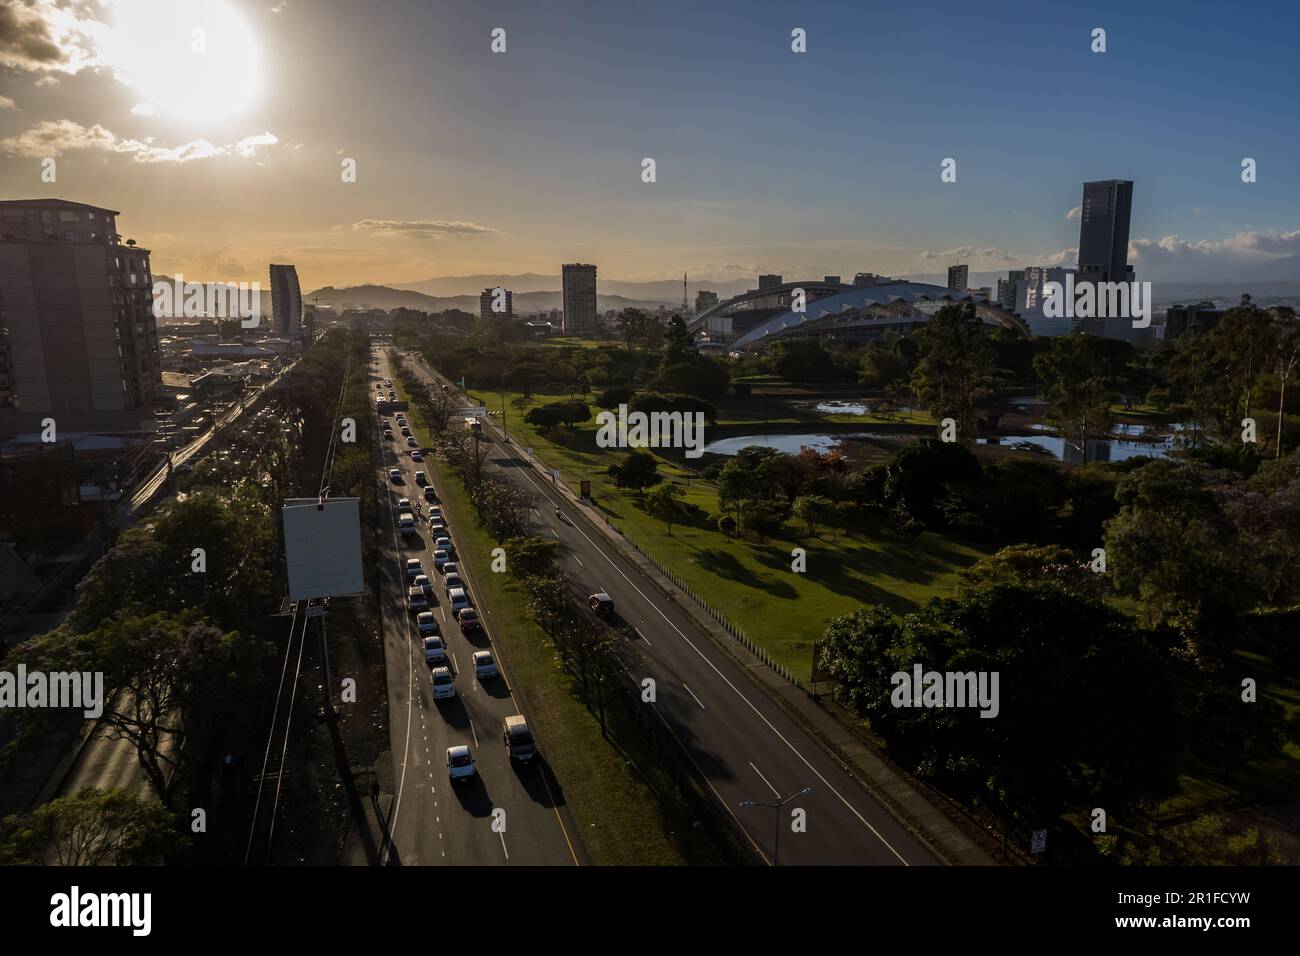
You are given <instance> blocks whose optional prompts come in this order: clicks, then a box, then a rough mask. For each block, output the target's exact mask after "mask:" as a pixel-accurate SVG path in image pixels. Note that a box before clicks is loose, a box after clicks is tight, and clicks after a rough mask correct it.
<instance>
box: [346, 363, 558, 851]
mask: <svg viewBox="0 0 1300 956" xmlns="http://www.w3.org/2000/svg"><path fill="white" fill-rule="evenodd" d="M370 375H371V388H372V390H373V387H374V384H375V383H376V382H381V381H383V379H385V378H391V377H392V370H391V369H390V368H389V367H388V363H387V357H386V352H385V351H384V350H381V351H380V353H379V365H378V370H376V369H375V368H374V367H373V366H372V368H371V373H370ZM372 394H373V391H372ZM388 417H389V419H390V421H391V420H392V416H391V415H389V416H388ZM394 424H395V423H394ZM381 431H382V430H381ZM393 431H394V433H395V434H396V435H397V441H394V442H387V441H385V440H384V439H383V437H382V434H381V436H380V439H379V441H380V444H381V445H382V446H383V459H384V465H383V470H382V473H381V474H380V475H378V476H377V478H378V481H379V482H380V485H381V488H380V501H381V502H387V504H388V507H386V508H385V507H381V508H380V513H381V520H380V535H381V538H382V542H381V561H382V564H383V569H382V575H383V587H382V600H381V608H380V610H381V614H382V618H383V632H384V659H385V662H386V666H387V678H388V717H389V737H390V741H391V744H392V753H393V775H394V780H395V783H396V787H397V789H396V793H395V794H394V795H393V797H392V799H391V800H385V801H381V803H382V809H383V812H384V814H385V816H386V818H387V821H388V827H389V831H390V837H389V843H388V844H386V846H385V863H387V864H389V865H399V864H400V865H408V866H409V865H432V864H453V865H475V866H480V865H509V864H514V865H520V864H537V865H540V864H545V865H569V866H572V865H574V864H576V863H578V862H579V859H580V855H581V851H580V850H579V849H578V848H577V847H576V846H575V845H574V844H573V841H572V839H571V834H572V832H573V828H574V825H573V822H572V819H571V818H570V817H569V814H568V811H567V809H566V808H565V806H564V796H563V791H562V789H561V788H560V786H559V784H558V782H557V781H556V779H555V777H554V775H553V774H552V773H551V771H550V768H549V766H548V765H547V763H546V741H545V740H540V739H539V740H538V741H537V743H538V748H539V756H538V757H537V758H535V759H534V760H533V761H532V762H531V763H529V764H527V765H520V764H518V763H517V762H514V761H511V760H510V758H509V757H508V756H507V754H506V751H505V745H504V742H503V740H502V731H501V725H502V721H503V720H504V718H506V717H507V716H510V715H511V714H518V713H520V712H521V711H520V707H519V705H518V703H517V702H516V701H515V699H514V696H513V694H512V692H511V684H510V675H509V674H508V673H507V672H506V671H505V668H504V665H503V663H502V661H501V660H500V657H499V655H498V654H497V653H496V648H495V647H494V646H493V645H492V642H491V630H492V624H491V616H490V611H491V609H490V608H485V607H481V606H479V604H478V602H477V599H476V590H475V587H474V578H473V572H472V571H469V570H468V569H466V568H465V567H464V566H463V565H461V567H460V574H461V577H462V578H464V579H465V580H466V581H467V583H468V584H469V589H470V597H471V600H473V601H474V606H475V607H476V608H477V609H478V611H479V615H480V617H482V618H484V619H485V620H486V621H487V622H488V623H487V624H486V625H485V627H484V630H482V631H479V632H478V633H476V634H471V635H468V636H467V635H465V634H463V633H462V632H461V630H460V628H459V626H458V625H457V624H456V623H455V621H454V620H453V619H452V618H451V616H450V614H449V613H448V609H447V600H446V595H445V591H444V589H443V584H442V575H441V574H439V573H437V572H436V571H434V570H433V550H432V545H433V542H432V541H431V540H429V536H428V534H427V527H425V526H424V521H423V519H421V520H420V524H421V525H422V527H421V529H420V534H419V535H418V537H408V538H402V536H401V535H400V534H399V533H398V531H397V500H398V499H399V498H400V497H407V498H410V499H411V501H412V503H413V504H414V503H415V502H421V503H424V499H423V493H424V489H423V488H421V487H420V486H419V485H417V484H416V482H415V473H416V472H417V471H420V470H424V467H425V466H424V465H423V464H419V463H417V462H414V461H412V460H411V457H410V454H409V452H410V449H409V448H408V447H407V445H406V441H405V439H404V438H402V437H401V434H400V429H398V428H396V427H395V428H394V429H393ZM390 468H399V469H401V471H402V480H401V483H400V484H399V483H395V482H392V481H390V480H389V479H388V475H387V473H388V469H390ZM436 484H437V483H436V482H435V485H436ZM427 513H428V504H427V503H425V514H426V515H427ZM445 523H446V524H447V527H448V531H449V533H450V537H451V539H452V543H453V545H454V544H455V541H456V526H455V524H454V523H453V522H451V521H446V522H445ZM408 558H419V559H420V561H421V564H422V565H423V567H424V569H425V571H426V573H428V575H429V578H430V579H431V581H432V582H433V585H434V588H435V589H436V591H437V594H438V606H437V607H436V608H435V609H434V613H435V614H436V615H437V618H438V630H439V633H440V634H441V635H442V637H443V640H444V641H446V643H447V651H448V656H449V658H450V664H449V666H450V667H451V668H452V670H453V671H454V672H455V673H456V696H455V697H454V698H451V699H450V700H443V701H434V700H433V699H432V696H431V694H430V678H429V666H428V665H427V664H426V663H425V660H424V651H423V642H422V640H421V639H420V638H419V636H418V634H417V633H416V628H415V618H414V616H413V615H412V614H411V613H410V612H409V611H408V610H407V606H406V593H407V576H406V561H407V559H408ZM458 564H459V562H458ZM477 650H492V652H493V655H492V656H493V658H494V659H496V661H497V666H498V668H501V669H502V676H499V677H496V678H490V679H487V680H483V681H480V680H478V679H477V678H475V676H474V668H473V658H472V655H473V652H474V651H477ZM525 716H527V714H526V713H525ZM458 744H466V745H468V746H469V748H470V750H471V752H472V753H473V755H474V761H475V764H476V765H477V767H478V775H477V778H476V779H475V780H474V781H473V782H469V783H456V784H454V785H453V784H452V782H451V781H450V779H449V778H448V774H447V765H446V752H447V748H448V747H452V746H456V745H458ZM495 811H504V823H505V830H504V832H499V823H498V827H497V828H494V826H493V824H494V820H499V815H496V816H494V813H495Z"/></svg>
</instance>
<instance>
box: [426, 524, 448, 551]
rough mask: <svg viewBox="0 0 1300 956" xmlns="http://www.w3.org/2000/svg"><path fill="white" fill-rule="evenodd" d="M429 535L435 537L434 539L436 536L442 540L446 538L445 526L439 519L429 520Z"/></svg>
mask: <svg viewBox="0 0 1300 956" xmlns="http://www.w3.org/2000/svg"><path fill="white" fill-rule="evenodd" d="M429 537H431V538H435V539H436V538H442V539H444V540H447V526H446V525H444V524H443V523H442V522H441V521H437V520H430V522H429ZM443 550H444V551H445V550H447V549H446V548H444V549H443Z"/></svg>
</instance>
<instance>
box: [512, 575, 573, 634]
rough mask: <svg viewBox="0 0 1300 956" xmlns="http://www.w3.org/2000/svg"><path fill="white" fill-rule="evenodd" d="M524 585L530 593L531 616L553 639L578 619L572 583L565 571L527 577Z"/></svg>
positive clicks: (529, 608)
mask: <svg viewBox="0 0 1300 956" xmlns="http://www.w3.org/2000/svg"><path fill="white" fill-rule="evenodd" d="M523 587H524V592H525V593H526V594H527V595H528V614H529V616H530V617H531V618H532V619H533V620H534V621H536V622H537V624H538V626H539V627H541V629H542V630H544V631H545V632H546V633H547V634H550V635H551V637H552V638H553V639H554V638H555V637H556V635H557V634H558V633H559V632H560V630H561V629H562V628H564V627H567V626H568V625H570V624H571V623H573V622H574V621H575V620H577V617H578V613H577V606H576V605H575V604H574V601H573V587H572V583H571V582H570V581H569V578H568V576H567V575H566V574H564V573H563V572H560V573H558V574H552V575H546V576H542V575H538V576H536V577H531V578H525V579H524V581H523Z"/></svg>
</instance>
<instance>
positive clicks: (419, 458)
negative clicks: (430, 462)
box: [411, 448, 424, 484]
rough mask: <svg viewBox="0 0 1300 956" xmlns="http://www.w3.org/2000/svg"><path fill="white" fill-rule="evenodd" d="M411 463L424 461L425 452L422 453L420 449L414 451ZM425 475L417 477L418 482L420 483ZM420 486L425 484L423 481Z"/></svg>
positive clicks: (421, 473)
mask: <svg viewBox="0 0 1300 956" xmlns="http://www.w3.org/2000/svg"><path fill="white" fill-rule="evenodd" d="M411 461H424V452H422V451H420V449H418V448H417V449H415V450H414V451H412V452H411ZM423 474H424V472H420V474H418V475H416V476H415V477H416V480H417V481H418V480H419V479H420V477H421V476H422V475H423ZM420 484H424V482H422V481H421V482H420Z"/></svg>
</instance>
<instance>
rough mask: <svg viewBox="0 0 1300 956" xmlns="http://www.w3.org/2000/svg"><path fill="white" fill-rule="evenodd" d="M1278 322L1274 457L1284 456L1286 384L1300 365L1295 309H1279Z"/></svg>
mask: <svg viewBox="0 0 1300 956" xmlns="http://www.w3.org/2000/svg"><path fill="white" fill-rule="evenodd" d="M1278 322H1279V323H1280V327H1279V329H1278V333H1277V339H1276V354H1275V356H1274V359H1273V361H1274V370H1275V371H1276V373H1277V380H1278V386H1279V388H1278V397H1277V448H1276V450H1275V451H1274V452H1273V457H1274V458H1279V459H1280V458H1281V457H1282V445H1283V444H1285V441H1284V439H1285V436H1286V386H1287V383H1288V382H1289V381H1290V380H1291V376H1292V375H1293V374H1295V370H1296V368H1297V367H1300V323H1298V322H1297V321H1296V314H1295V310H1294V309H1289V308H1287V309H1279V310H1278Z"/></svg>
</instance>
